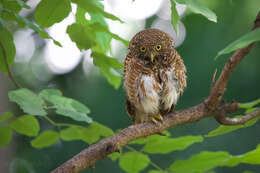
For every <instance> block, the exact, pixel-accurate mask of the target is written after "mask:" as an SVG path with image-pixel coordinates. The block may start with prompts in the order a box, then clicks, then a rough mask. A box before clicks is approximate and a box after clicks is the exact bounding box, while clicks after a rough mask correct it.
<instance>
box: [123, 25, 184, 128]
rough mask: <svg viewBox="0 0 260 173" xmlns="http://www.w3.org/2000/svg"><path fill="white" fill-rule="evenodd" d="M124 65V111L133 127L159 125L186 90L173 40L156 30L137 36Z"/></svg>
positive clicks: (139, 33) (181, 66) (131, 43)
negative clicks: (131, 120) (147, 123)
mask: <svg viewBox="0 0 260 173" xmlns="http://www.w3.org/2000/svg"><path fill="white" fill-rule="evenodd" d="M128 49H129V52H128V54H127V55H126V58H125V61H124V88H125V90H126V109H127V112H128V114H129V116H130V117H131V118H132V119H133V123H134V124H139V123H144V122H148V121H152V122H154V123H158V121H161V120H163V115H165V114H166V113H168V112H170V111H172V110H173V108H174V106H175V105H176V103H177V100H178V98H179V96H180V95H181V94H182V93H183V90H184V88H185V87H186V67H185V65H184V63H183V60H182V58H181V57H180V55H179V54H178V52H177V51H176V50H175V49H174V42H173V39H172V38H171V37H170V36H169V35H168V34H167V33H165V32H163V31H161V30H159V29H145V30H142V31H140V32H138V33H137V34H136V35H135V36H134V37H133V38H132V40H131V41H130V43H129V47H128Z"/></svg>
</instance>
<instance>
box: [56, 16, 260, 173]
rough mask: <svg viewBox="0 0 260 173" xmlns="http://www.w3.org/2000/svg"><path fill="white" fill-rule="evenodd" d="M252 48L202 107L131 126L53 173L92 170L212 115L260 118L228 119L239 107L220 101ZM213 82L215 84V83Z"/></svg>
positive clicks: (229, 67)
mask: <svg viewBox="0 0 260 173" xmlns="http://www.w3.org/2000/svg"><path fill="white" fill-rule="evenodd" d="M257 27H260V12H259V13H258V16H257V18H256V20H255V25H254V27H253V29H256V28H257ZM253 46H254V43H252V44H250V45H248V46H247V47H245V48H242V49H238V50H237V51H236V52H235V53H234V54H233V55H232V57H231V58H230V59H229V60H228V62H227V63H226V65H225V67H224V68H223V70H222V72H221V74H220V76H219V78H218V80H217V81H216V83H215V82H212V84H213V86H212V88H211V91H210V95H209V97H208V98H207V99H206V100H205V101H204V102H203V103H201V104H198V105H196V106H193V107H190V108H187V109H185V110H180V111H174V112H172V113H169V114H167V115H166V116H165V118H164V120H163V121H162V122H161V123H158V124H153V123H150V122H147V123H144V124H137V125H132V126H129V127H127V128H125V129H123V130H121V131H120V132H119V133H116V134H114V135H113V136H111V137H109V138H107V139H104V140H102V141H100V142H98V143H96V144H94V145H91V146H89V147H88V148H86V149H84V150H83V151H81V152H80V153H79V154H77V155H76V156H74V157H73V158H71V159H70V160H68V161H66V162H65V163H64V164H63V165H61V166H60V167H58V168H56V169H55V170H53V171H52V173H77V172H79V171H80V170H83V169H85V168H87V167H90V166H93V165H94V164H95V163H96V162H97V161H98V160H100V159H103V158H105V157H107V155H109V154H111V153H113V152H118V151H119V149H120V147H121V146H124V145H126V144H127V143H129V142H131V141H133V140H135V139H137V138H141V137H144V136H149V135H152V134H155V133H158V132H161V131H163V130H165V129H168V128H170V127H174V126H177V125H182V124H185V123H190V122H194V121H200V120H201V119H203V118H205V117H209V116H210V115H214V117H215V118H216V120H217V121H218V122H219V123H221V124H225V125H237V124H244V123H245V122H247V121H249V120H250V119H252V118H254V117H256V116H259V115H260V108H257V109H256V110H255V111H254V112H252V113H250V114H248V115H245V116H243V117H241V118H228V117H226V115H227V114H230V113H234V112H236V111H237V110H238V108H239V104H238V103H237V102H231V103H225V102H224V101H221V100H222V97H223V95H224V92H225V90H226V85H227V82H228V80H229V78H230V76H231V73H232V71H233V70H234V69H235V67H236V66H237V65H238V64H239V62H240V61H241V60H242V59H243V58H244V57H245V56H246V55H247V54H248V53H249V52H250V50H251V49H252V47H253ZM214 76H215V75H214ZM214 78H215V77H214ZM212 81H215V80H214V79H213V80H212Z"/></svg>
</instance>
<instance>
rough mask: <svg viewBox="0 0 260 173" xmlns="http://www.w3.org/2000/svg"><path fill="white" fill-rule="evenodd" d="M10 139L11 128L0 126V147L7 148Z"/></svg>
mask: <svg viewBox="0 0 260 173" xmlns="http://www.w3.org/2000/svg"><path fill="white" fill-rule="evenodd" d="M11 139H12V128H11V127H10V126H0V146H2V147H5V146H7V145H8V144H9V142H10V141H11Z"/></svg>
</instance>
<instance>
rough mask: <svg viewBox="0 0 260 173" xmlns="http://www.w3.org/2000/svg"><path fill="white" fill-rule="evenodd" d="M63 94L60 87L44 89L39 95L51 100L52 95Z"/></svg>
mask: <svg viewBox="0 0 260 173" xmlns="http://www.w3.org/2000/svg"><path fill="white" fill-rule="evenodd" d="M54 95H56V96H62V92H61V91H60V90H58V89H43V90H41V92H40V93H39V96H40V97H41V98H43V99H45V100H47V101H48V100H51V97H52V96H54Z"/></svg>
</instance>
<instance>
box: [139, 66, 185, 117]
mask: <svg viewBox="0 0 260 173" xmlns="http://www.w3.org/2000/svg"><path fill="white" fill-rule="evenodd" d="M160 77H161V79H162V83H161V84H160V83H159V82H157V81H156V80H155V79H154V77H153V76H150V75H143V76H142V77H141V81H140V84H139V85H138V96H139V105H137V106H138V107H139V109H140V110H142V111H143V112H144V113H147V114H158V113H160V109H162V110H170V109H171V107H172V105H175V104H176V103H177V100H178V97H179V95H180V93H179V89H178V86H179V85H178V82H177V80H176V79H175V75H174V71H173V70H170V71H167V72H164V73H163V75H160Z"/></svg>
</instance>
